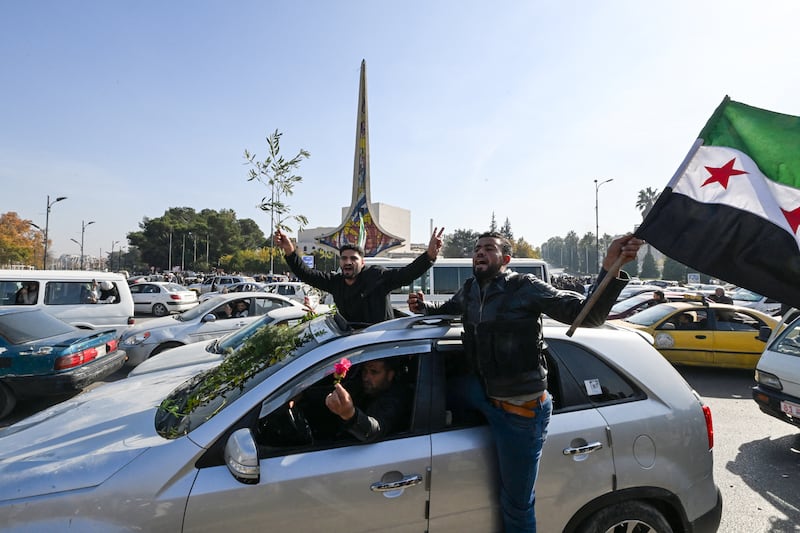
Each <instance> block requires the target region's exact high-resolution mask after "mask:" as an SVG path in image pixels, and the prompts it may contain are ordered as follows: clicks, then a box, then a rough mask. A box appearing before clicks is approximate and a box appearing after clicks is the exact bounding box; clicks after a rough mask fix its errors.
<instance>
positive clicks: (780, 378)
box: [753, 314, 800, 427]
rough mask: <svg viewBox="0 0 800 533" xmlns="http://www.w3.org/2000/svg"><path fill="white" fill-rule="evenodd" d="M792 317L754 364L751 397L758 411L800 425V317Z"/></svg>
mask: <svg viewBox="0 0 800 533" xmlns="http://www.w3.org/2000/svg"><path fill="white" fill-rule="evenodd" d="M792 316H794V318H793V320H792V321H791V322H790V324H789V325H788V326H787V327H786V328H785V329H784V330H783V331H781V333H779V334H778V335H777V336H775V337H774V338H773V339H772V340H771V341H770V342H769V344H768V345H767V348H766V349H765V350H764V353H763V354H762V355H761V358H760V359H759V360H758V363H757V364H756V372H755V380H756V386H755V387H753V400H755V402H756V404H758V407H759V409H761V411H762V412H764V413H766V414H768V415H770V416H773V417H775V418H777V419H778V420H783V421H784V422H786V423H788V424H792V425H794V426H797V427H800V317H797V315H796V314H792ZM764 333H766V332H764Z"/></svg>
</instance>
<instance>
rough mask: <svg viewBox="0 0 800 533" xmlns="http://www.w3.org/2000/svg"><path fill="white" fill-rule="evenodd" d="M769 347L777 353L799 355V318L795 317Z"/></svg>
mask: <svg viewBox="0 0 800 533" xmlns="http://www.w3.org/2000/svg"><path fill="white" fill-rule="evenodd" d="M769 349H770V350H772V351H775V352H778V353H782V354H786V355H794V356H798V357H800V320H798V319H795V320H794V322H792V323H791V324H790V325H789V327H787V328H786V329H785V330H784V331H783V333H781V335H780V337H778V340H777V341H775V342H774V343H773V345H772V346H770V347H769Z"/></svg>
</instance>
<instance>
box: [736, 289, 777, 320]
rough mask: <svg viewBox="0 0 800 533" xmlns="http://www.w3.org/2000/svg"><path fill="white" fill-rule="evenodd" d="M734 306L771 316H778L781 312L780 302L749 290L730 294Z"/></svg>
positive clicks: (739, 290)
mask: <svg viewBox="0 0 800 533" xmlns="http://www.w3.org/2000/svg"><path fill="white" fill-rule="evenodd" d="M728 296H730V297H731V299H732V300H733V303H734V305H741V306H742V307H749V308H751V309H755V310H756V311H761V312H762V313H766V314H768V315H770V316H778V315H780V312H781V303H780V302H779V301H778V300H775V299H773V298H769V297H768V296H762V295H760V294H757V293H755V292H753V291H750V290H747V289H736V290H735V291H732V292H730V293H728Z"/></svg>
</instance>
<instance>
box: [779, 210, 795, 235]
mask: <svg viewBox="0 0 800 533" xmlns="http://www.w3.org/2000/svg"><path fill="white" fill-rule="evenodd" d="M781 211H783V216H785V217H786V222H788V223H789V226H791V228H792V231H793V232H794V233H795V234H796V233H797V226H800V207H797V208H795V209H792V210H791V211H787V210H785V209H781Z"/></svg>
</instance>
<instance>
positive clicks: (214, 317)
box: [201, 313, 217, 322]
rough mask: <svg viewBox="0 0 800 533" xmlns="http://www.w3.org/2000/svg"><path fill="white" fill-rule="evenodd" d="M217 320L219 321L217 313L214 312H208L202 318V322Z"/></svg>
mask: <svg viewBox="0 0 800 533" xmlns="http://www.w3.org/2000/svg"><path fill="white" fill-rule="evenodd" d="M216 321H217V315H215V314H214V313H209V314H207V315H206V316H204V317H203V319H202V320H201V322H216Z"/></svg>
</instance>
